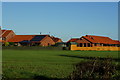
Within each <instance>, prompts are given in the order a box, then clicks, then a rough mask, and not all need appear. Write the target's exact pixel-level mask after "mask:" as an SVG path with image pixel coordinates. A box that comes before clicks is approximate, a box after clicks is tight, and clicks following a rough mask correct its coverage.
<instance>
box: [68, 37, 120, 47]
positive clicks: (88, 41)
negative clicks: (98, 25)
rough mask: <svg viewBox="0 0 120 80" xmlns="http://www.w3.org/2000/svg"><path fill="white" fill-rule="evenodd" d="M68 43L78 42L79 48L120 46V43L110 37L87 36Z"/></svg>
mask: <svg viewBox="0 0 120 80" xmlns="http://www.w3.org/2000/svg"><path fill="white" fill-rule="evenodd" d="M68 42H76V43H77V46H78V47H98V46H116V47H118V46H120V41H118V40H112V39H111V38H109V37H104V36H94V35H86V36H82V37H81V38H76V39H70V40H69V41H68Z"/></svg>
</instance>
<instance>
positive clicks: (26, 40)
mask: <svg viewBox="0 0 120 80" xmlns="http://www.w3.org/2000/svg"><path fill="white" fill-rule="evenodd" d="M8 42H14V43H15V44H16V45H18V46H20V45H29V46H35V45H41V46H49V45H54V44H55V42H54V41H53V40H52V38H51V37H50V36H49V35H15V36H14V37H13V38H11V39H10V40H8Z"/></svg>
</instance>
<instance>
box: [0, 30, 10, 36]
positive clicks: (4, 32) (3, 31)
mask: <svg viewBox="0 0 120 80" xmlns="http://www.w3.org/2000/svg"><path fill="white" fill-rule="evenodd" d="M0 31H1V33H0V37H1V36H2V37H6V36H7V35H8V34H9V33H10V32H11V31H12V30H0Z"/></svg>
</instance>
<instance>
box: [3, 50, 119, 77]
mask: <svg viewBox="0 0 120 80" xmlns="http://www.w3.org/2000/svg"><path fill="white" fill-rule="evenodd" d="M2 54H3V75H4V76H5V77H7V78H33V77H35V76H36V75H38V76H45V77H48V78H58V79H59V78H66V77H67V76H68V75H70V73H71V72H72V71H73V65H74V64H76V63H78V62H80V61H85V60H89V59H87V57H102V58H104V57H108V56H109V57H112V58H116V59H117V58H118V52H117V51H63V50H7V49H5V50H3V52H2Z"/></svg>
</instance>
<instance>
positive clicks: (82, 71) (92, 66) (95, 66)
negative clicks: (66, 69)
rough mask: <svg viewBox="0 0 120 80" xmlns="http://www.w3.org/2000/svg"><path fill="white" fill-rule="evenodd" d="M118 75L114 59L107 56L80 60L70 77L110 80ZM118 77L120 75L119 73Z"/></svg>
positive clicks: (79, 79)
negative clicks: (101, 58)
mask: <svg viewBox="0 0 120 80" xmlns="http://www.w3.org/2000/svg"><path fill="white" fill-rule="evenodd" d="M115 76H116V65H115V64H113V62H112V59H110V58H106V59H104V60H100V59H98V58H96V59H94V60H89V61H84V62H80V63H78V64H76V65H75V68H74V71H73V72H72V73H71V75H70V76H69V77H68V79H69V80H86V79H87V80H88V79H92V80H98V79H100V80H104V79H105V80H106V79H107V80H110V79H112V78H115ZM117 77H118V75H117Z"/></svg>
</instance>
